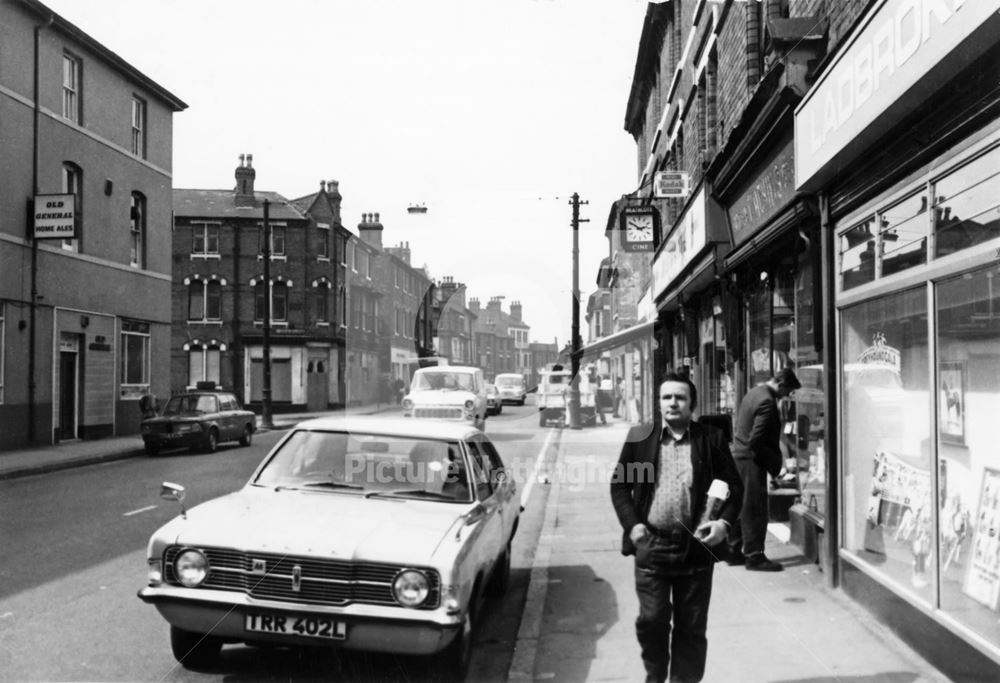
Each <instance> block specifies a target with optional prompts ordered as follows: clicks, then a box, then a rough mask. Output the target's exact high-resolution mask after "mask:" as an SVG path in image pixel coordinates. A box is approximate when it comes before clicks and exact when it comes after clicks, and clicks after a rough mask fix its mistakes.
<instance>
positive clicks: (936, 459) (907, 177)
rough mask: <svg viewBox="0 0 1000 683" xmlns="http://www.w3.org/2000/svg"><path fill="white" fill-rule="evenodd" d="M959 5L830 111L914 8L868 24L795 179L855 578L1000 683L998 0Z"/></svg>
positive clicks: (889, 608)
mask: <svg viewBox="0 0 1000 683" xmlns="http://www.w3.org/2000/svg"><path fill="white" fill-rule="evenodd" d="M941 5H942V9H941V11H940V12H935V13H930V14H928V15H927V16H926V17H924V23H923V24H919V25H916V26H918V27H920V28H921V30H922V33H921V34H920V35H922V41H917V42H913V41H910V43H900V44H898V45H897V46H896V47H897V49H901V46H905V45H908V46H909V47H907V50H908V52H907V54H906V55H905V56H906V59H903V60H897V61H896V62H894V63H893V65H894V68H893V79H892V85H891V86H890V85H889V84H888V83H886V84H885V86H886V87H884V88H882V89H877V90H871V91H865V92H867V97H866V98H865V99H864V100H858V99H857V98H855V99H854V100H852V101H851V102H850V104H851V111H850V112H849V113H850V114H851V116H845V117H841V118H837V117H835V116H834V117H833V118H830V116H829V114H830V112H831V110H830V109H829V103H830V102H833V103H834V108H833V110H832V111H833V112H834V113H835V112H836V108H837V106H841V105H842V106H844V107H846V106H847V103H846V101H845V100H843V99H842V97H843V94H844V93H845V92H847V91H849V90H850V87H848V86H849V85H850V83H849V80H850V79H849V78H848V75H852V74H853V77H854V78H857V77H858V75H859V74H863V73H864V70H863V69H861V70H859V68H858V67H859V65H864V64H865V63H866V62H865V59H866V55H871V54H872V53H871V49H872V45H877V44H878V43H877V38H878V36H879V35H882V34H884V31H882V28H884V26H886V25H889V26H892V25H896V26H897V27H899V26H905V25H906V23H905V21H906V20H905V18H906V17H907V16H908V15H907V13H906V11H904V10H905V9H906V6H908V5H907V4H906V3H899V2H896V3H894V2H886V3H879V4H878V5H877V6H875V7H874V8H873V9H872V10H871V11H870V12H869V14H868V15H867V16H866V17H865V18H864V20H863V21H862V22H861V23H860V24H859V26H860V28H859V30H858V32H857V35H855V36H853V37H852V39H851V41H849V42H848V43H847V45H846V47H845V49H844V50H843V52H842V53H841V54H839V55H838V58H837V59H836V60H834V61H833V62H832V63H831V65H830V66H829V67H828V68H827V70H826V72H825V73H824V75H823V77H822V78H821V79H820V80H819V81H818V82H817V84H816V86H815V87H814V90H813V91H812V92H811V94H810V96H809V97H807V99H806V100H804V101H803V104H802V105H801V106H800V108H799V109H798V110H797V111H796V128H797V135H796V143H797V150H796V154H797V159H799V158H800V157H801V161H802V163H801V164H799V165H798V168H797V170H796V180H797V186H798V187H799V189H803V188H810V189H816V190H818V191H819V193H820V197H821V199H820V202H821V208H822V221H823V223H824V251H825V254H824V259H823V263H824V266H828V267H829V269H830V270H829V272H828V273H825V274H824V280H827V281H828V282H829V283H830V284H831V285H832V302H831V310H830V311H829V313H830V315H831V316H832V317H833V319H834V320H835V322H836V326H835V331H834V334H833V337H832V339H833V341H834V343H835V345H836V355H835V360H834V362H833V363H832V367H831V368H829V371H830V374H829V375H828V376H827V383H828V385H829V386H832V387H834V388H835V391H834V392H833V394H834V397H835V402H836V405H835V412H836V415H837V420H836V429H835V430H833V428H832V427H831V430H833V433H832V434H830V435H829V436H830V437H832V438H831V439H830V440H828V444H829V445H831V446H834V447H836V451H837V456H838V457H837V469H838V473H839V476H838V481H837V482H836V486H835V489H837V490H839V501H838V503H839V505H838V506H837V509H838V511H839V513H838V514H839V525H838V526H839V529H840V534H839V538H838V544H837V549H838V559H839V565H838V569H839V572H840V584H841V586H842V587H843V588H844V590H845V591H846V592H847V593H849V594H850V595H852V596H854V597H856V598H857V599H858V600H859V601H861V602H863V604H865V605H866V606H867V607H868V608H869V609H871V610H872V611H873V612H874V613H875V614H876V615H877V616H879V617H880V618H881V619H882V620H883V621H884V622H885V623H886V624H888V625H889V626H891V627H892V628H893V629H894V630H896V631H897V632H898V633H899V634H900V635H902V636H903V637H904V638H906V639H907V640H909V641H910V642H911V644H913V645H914V646H915V647H916V648H917V649H918V650H919V651H920V652H921V653H922V654H923V655H924V656H926V657H927V658H928V659H929V660H930V661H931V662H932V663H934V664H935V665H936V666H938V667H939V668H940V669H941V670H942V671H944V672H945V673H946V674H948V675H949V676H952V677H955V678H957V679H961V680H971V679H975V680H997V679H998V678H1000V540H998V531H997V530H998V529H1000V502H998V501H1000V452H998V451H997V449H996V446H995V443H996V436H995V429H994V426H993V425H994V423H995V422H996V416H997V415H998V414H1000V285H997V284H995V281H998V282H1000V280H997V278H998V276H1000V192H998V191H997V188H998V183H1000V94H998V93H997V91H996V83H997V82H998V80H1000V42H998V40H997V38H996V36H997V35H1000V17H998V15H997V10H998V9H1000V3H997V2H984V3H982V4H979V3H941ZM945 10H947V12H945ZM900 17H903V19H902V20H901V19H900ZM901 21H902V22H903V23H900V22H901ZM887 22H888V23H887ZM893 22H895V23H893ZM879 31H882V33H879ZM883 75H884V74H883ZM845 84H847V85H845ZM851 87H854V88H855V90H854V93H855V95H857V94H858V93H859V92H861V91H858V90H857V85H854V86H851ZM837 98H841V99H837ZM900 100H904V101H905V105H906V106H905V107H902V106H900ZM825 102H826V104H824V103H825ZM838 102H839V103H840V105H838V104H837V103H838ZM845 111H846V110H845ZM816 125H819V126H820V127H819V129H815V128H814V127H815V126H816ZM809 130H820V131H822V133H823V135H822V137H821V138H815V137H811V136H809V135H807V134H806V132H807V131H809Z"/></svg>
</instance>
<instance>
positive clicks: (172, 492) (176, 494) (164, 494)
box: [160, 481, 187, 519]
mask: <svg viewBox="0 0 1000 683" xmlns="http://www.w3.org/2000/svg"><path fill="white" fill-rule="evenodd" d="M160 498H163V499H164V500H176V501H177V502H178V503H179V504H180V506H181V517H183V518H184V519H187V510H186V509H185V508H184V487H183V486H181V485H180V484H174V483H172V482H169V481H165V482H163V483H162V484H161V485H160Z"/></svg>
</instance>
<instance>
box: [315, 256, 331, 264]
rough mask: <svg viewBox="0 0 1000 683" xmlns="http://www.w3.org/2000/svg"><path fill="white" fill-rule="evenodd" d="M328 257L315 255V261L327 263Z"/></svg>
mask: <svg viewBox="0 0 1000 683" xmlns="http://www.w3.org/2000/svg"><path fill="white" fill-rule="evenodd" d="M329 262H330V258H329V257H328V256H317V257H316V263H329Z"/></svg>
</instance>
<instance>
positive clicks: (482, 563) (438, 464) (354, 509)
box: [138, 415, 521, 680]
mask: <svg viewBox="0 0 1000 683" xmlns="http://www.w3.org/2000/svg"><path fill="white" fill-rule="evenodd" d="M161 496H162V497H164V498H167V499H169V500H174V501H177V502H182V501H183V498H184V488H183V487H182V486H179V485H177V484H172V483H169V482H165V483H164V484H163V488H162V491H161ZM520 512H521V501H520V496H518V495H517V484H516V482H515V481H514V479H513V477H512V476H510V472H509V470H508V469H507V468H506V466H505V463H504V462H503V460H502V458H501V457H500V454H499V453H498V452H497V450H496V448H495V447H494V445H493V443H492V442H491V441H490V440H489V438H487V436H486V435H485V434H483V433H481V432H479V431H477V430H475V429H473V428H472V427H471V426H469V425H463V424H448V423H442V422H432V421H426V422H421V421H415V420H404V419H401V418H374V417H356V416H353V417H346V418H345V417H344V416H342V415H341V416H337V417H328V418H321V419H317V420H309V421H306V422H302V423H299V424H298V425H297V426H296V427H295V428H293V429H292V430H291V431H290V432H289V433H288V434H287V435H286V436H285V437H284V438H283V439H282V440H281V441H280V442H279V443H278V444H277V445H276V446H275V447H274V448H273V449H272V450H271V452H270V453H269V454H268V455H267V456H266V457H265V458H264V460H263V462H262V463H261V464H260V465H259V466H258V467H257V470H256V471H255V472H254V474H253V476H252V477H251V478H250V480H249V481H248V482H247V484H246V485H245V486H244V487H243V488H241V489H240V490H238V491H236V492H234V493H230V494H227V495H224V496H222V497H220V498H216V499H214V500H210V501H208V502H205V503H202V504H201V505H198V506H196V507H193V508H192V509H190V510H187V511H186V512H185V511H184V509H183V507H182V508H181V515H180V516H178V517H175V518H174V519H173V520H171V521H170V522H168V523H167V524H166V525H164V526H162V527H160V529H159V530H157V531H156V532H154V533H153V535H152V536H151V538H150V540H149V543H148V545H147V549H146V564H147V568H148V573H147V582H146V585H145V586H144V587H143V588H142V589H141V590H140V591H139V594H138V595H139V598H140V599H141V600H142V601H143V602H145V603H147V604H151V605H154V606H155V607H156V609H157V610H158V611H159V612H160V615H161V616H162V617H163V618H164V619H165V620H166V621H167V622H168V623H169V624H170V646H171V650H172V651H173V655H174V657H175V658H176V659H177V661H178V662H180V663H181V665H182V666H184V667H185V668H192V669H203V668H207V667H211V666H212V665H213V663H214V662H216V660H217V659H218V657H219V653H220V650H221V648H222V646H223V644H225V643H248V644H251V645H265V646H274V647H289V646H292V647H299V646H314V647H320V648H332V649H339V648H342V649H345V650H364V651H377V652H388V653H394V654H402V655H411V656H412V655H418V656H433V658H434V660H433V664H434V665H435V668H439V669H440V671H436V672H434V678H433V680H438V679H439V677H443V678H462V677H464V675H465V673H466V671H467V669H468V666H469V659H470V657H471V653H472V641H473V634H474V633H475V628H476V626H477V624H479V623H482V622H483V620H484V619H486V618H488V615H487V614H486V613H485V610H488V609H490V603H489V602H487V600H486V598H487V597H502V596H503V595H504V593H505V592H506V591H507V588H508V586H509V583H510V565H511V541H512V539H513V538H514V535H515V533H516V532H517V527H518V521H519V517H520Z"/></svg>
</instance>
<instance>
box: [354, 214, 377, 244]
mask: <svg viewBox="0 0 1000 683" xmlns="http://www.w3.org/2000/svg"><path fill="white" fill-rule="evenodd" d="M358 234H359V235H361V239H363V240H364V241H365V242H366V243H367V244H370V245H372V246H373V247H375V248H377V249H378V250H379V251H381V250H382V224H381V223H380V222H379V220H378V214H377V213H364V214H361V222H360V223H359V224H358Z"/></svg>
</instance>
